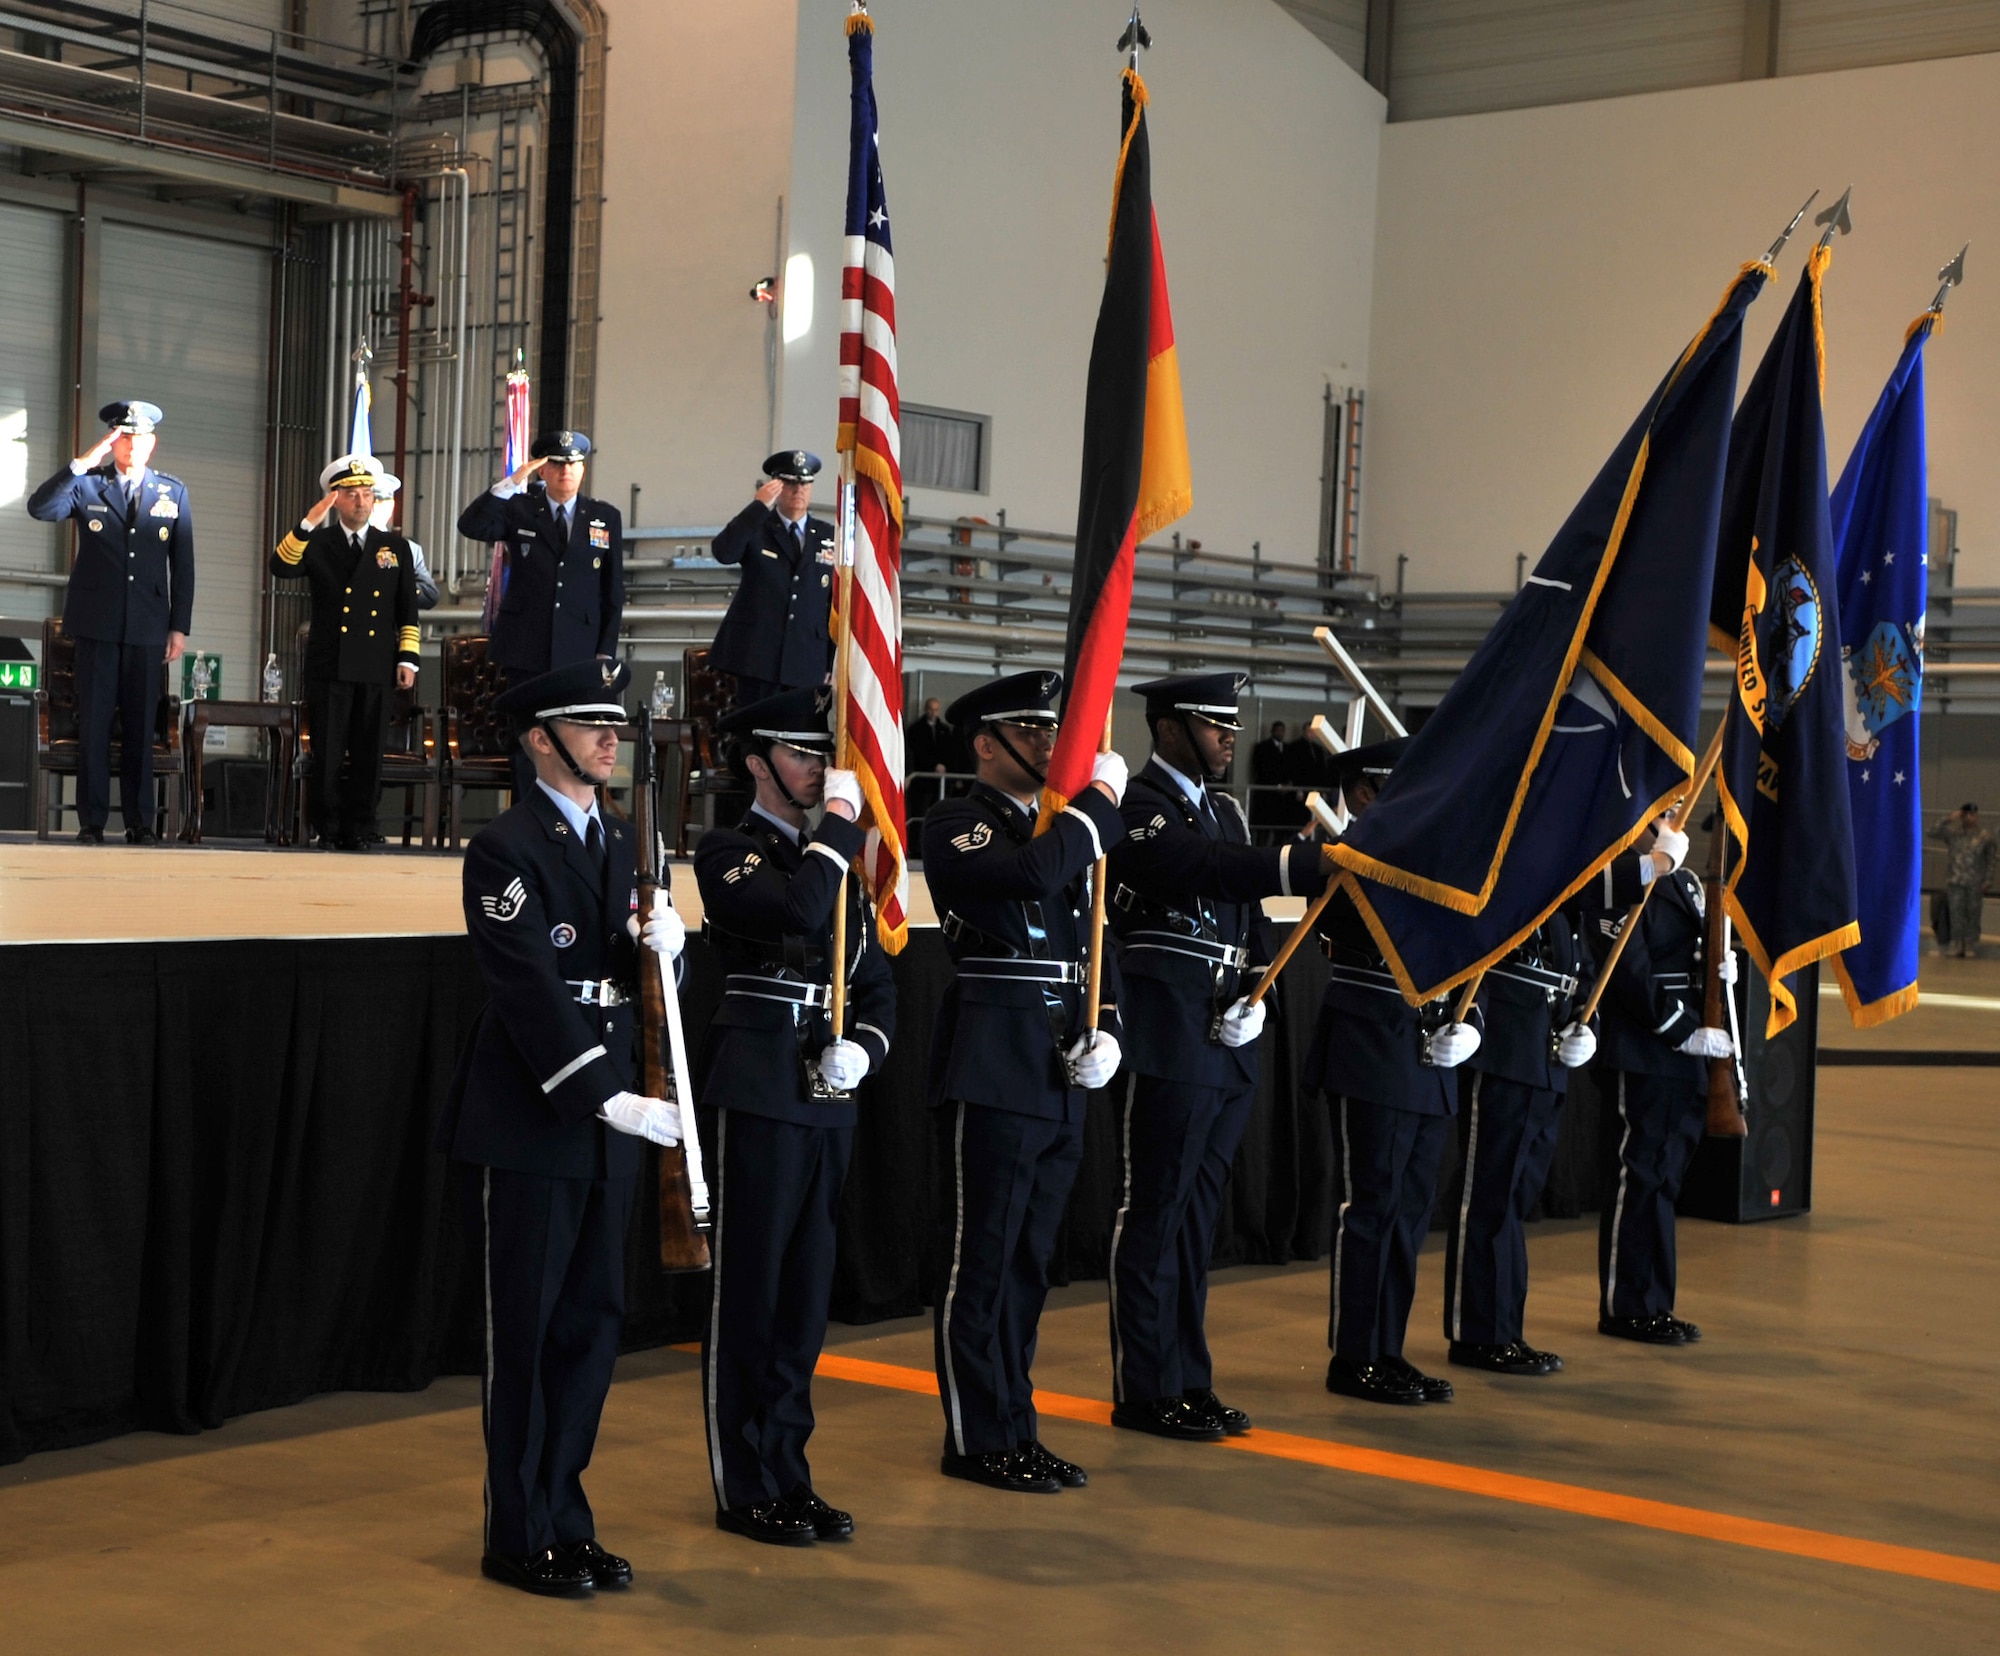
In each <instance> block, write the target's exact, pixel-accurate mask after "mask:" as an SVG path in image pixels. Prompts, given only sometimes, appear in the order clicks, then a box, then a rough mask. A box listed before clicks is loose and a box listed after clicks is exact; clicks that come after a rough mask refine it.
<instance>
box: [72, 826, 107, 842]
mask: <svg viewBox="0 0 2000 1656" xmlns="http://www.w3.org/2000/svg"><path fill="white" fill-rule="evenodd" d="M76 843H77V844H78V845H102V844H103V843H104V830H103V829H102V828H79V829H77V831H76Z"/></svg>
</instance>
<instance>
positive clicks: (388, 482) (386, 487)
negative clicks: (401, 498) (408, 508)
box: [375, 471, 403, 500]
mask: <svg viewBox="0 0 2000 1656" xmlns="http://www.w3.org/2000/svg"><path fill="white" fill-rule="evenodd" d="M402 486H403V480H402V479H401V478H400V477H398V476H397V475H396V474H395V473H394V472H392V471H385V472H377V473H376V474H375V498H376V499H377V500H394V499H395V498H396V491H397V490H399V489H400V488H402Z"/></svg>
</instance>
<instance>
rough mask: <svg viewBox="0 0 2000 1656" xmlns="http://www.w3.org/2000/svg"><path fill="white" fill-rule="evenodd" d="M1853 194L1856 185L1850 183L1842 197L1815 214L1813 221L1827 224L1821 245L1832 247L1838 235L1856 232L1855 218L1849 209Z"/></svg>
mask: <svg viewBox="0 0 2000 1656" xmlns="http://www.w3.org/2000/svg"><path fill="white" fill-rule="evenodd" d="M1853 195H1854V186H1853V185H1852V184H1850V185H1848V186H1847V188H1846V189H1844V190H1842V191H1841V192H1840V199H1839V200H1838V201H1836V202H1835V203H1834V204H1833V205H1832V206H1831V207H1829V208H1827V210H1826V211H1825V212H1823V213H1815V214H1813V223H1815V224H1823V225H1825V226H1826V233H1825V234H1824V235H1822V236H1821V237H1820V239H1819V245H1820V246H1821V247H1831V246H1832V245H1833V238H1834V237H1835V236H1836V235H1842V236H1848V235H1852V234H1853V233H1854V220H1853V218H1852V217H1850V216H1849V214H1848V211H1847V203H1848V201H1849V200H1850V199H1851V198H1852V197H1853Z"/></svg>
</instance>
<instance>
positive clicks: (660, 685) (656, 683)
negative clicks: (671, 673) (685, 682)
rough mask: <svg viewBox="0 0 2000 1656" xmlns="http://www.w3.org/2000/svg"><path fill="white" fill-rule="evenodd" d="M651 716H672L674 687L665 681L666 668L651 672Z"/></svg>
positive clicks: (669, 717) (659, 717)
mask: <svg viewBox="0 0 2000 1656" xmlns="http://www.w3.org/2000/svg"><path fill="white" fill-rule="evenodd" d="M651 707H652V710H653V717H654V718H656V719H671V718H672V717H673V716H674V687H673V686H672V685H671V684H669V683H668V682H667V674H666V669H664V668H662V669H660V670H659V671H658V672H656V673H654V674H653V699H652V702H651Z"/></svg>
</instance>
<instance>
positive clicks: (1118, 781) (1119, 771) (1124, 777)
mask: <svg viewBox="0 0 2000 1656" xmlns="http://www.w3.org/2000/svg"><path fill="white" fill-rule="evenodd" d="M1131 775H1132V773H1131V771H1130V770H1129V769H1127V767H1126V764H1125V761H1124V760H1123V759H1121V758H1120V757H1119V756H1118V755H1117V754H1115V753H1100V754H1099V755H1098V756H1097V757H1096V758H1095V759H1093V760H1091V762H1090V779H1091V781H1093V782H1102V783H1103V784H1104V785H1105V786H1106V787H1107V788H1109V789H1110V790H1111V802H1112V804H1114V805H1115V804H1117V803H1118V802H1119V801H1120V800H1122V799H1123V798H1124V797H1125V784H1126V782H1127V781H1129V780H1130V779H1131Z"/></svg>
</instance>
